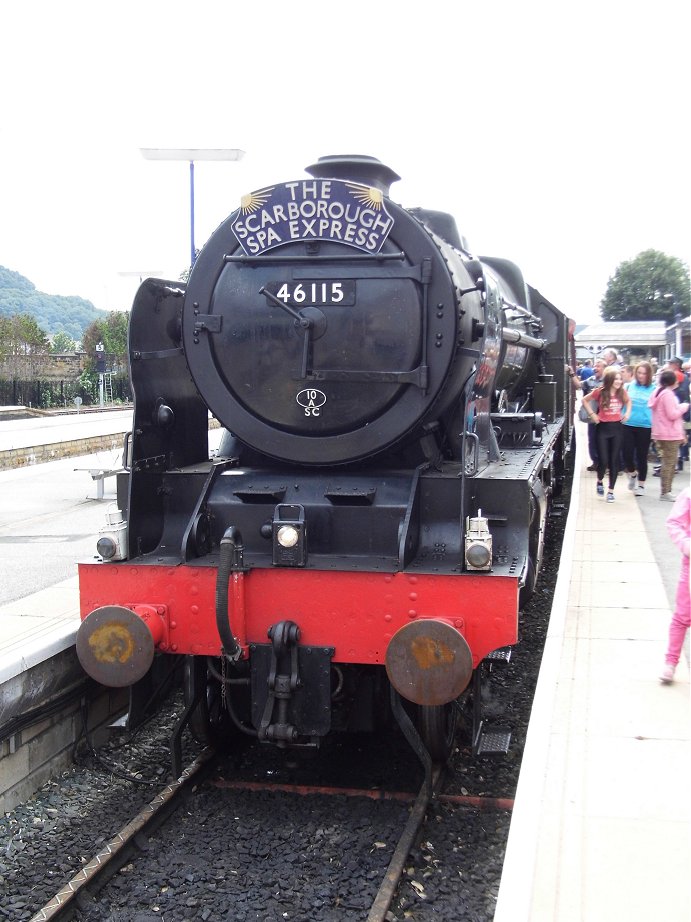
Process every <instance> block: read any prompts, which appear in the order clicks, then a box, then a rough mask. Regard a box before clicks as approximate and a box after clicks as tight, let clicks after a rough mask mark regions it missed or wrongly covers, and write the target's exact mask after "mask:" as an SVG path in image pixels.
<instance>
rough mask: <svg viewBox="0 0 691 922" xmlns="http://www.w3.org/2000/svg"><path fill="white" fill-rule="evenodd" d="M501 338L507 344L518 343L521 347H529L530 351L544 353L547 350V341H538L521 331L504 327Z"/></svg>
mask: <svg viewBox="0 0 691 922" xmlns="http://www.w3.org/2000/svg"><path fill="white" fill-rule="evenodd" d="M501 338H502V339H503V340H504V342H505V343H517V344H518V345H520V346H527V347H528V348H529V349H539V350H540V351H543V350H544V349H546V348H547V340H546V339H537V338H536V337H535V336H530V335H529V334H528V333H521V331H520V330H514V329H511V328H507V327H504V329H503V330H502V331H501Z"/></svg>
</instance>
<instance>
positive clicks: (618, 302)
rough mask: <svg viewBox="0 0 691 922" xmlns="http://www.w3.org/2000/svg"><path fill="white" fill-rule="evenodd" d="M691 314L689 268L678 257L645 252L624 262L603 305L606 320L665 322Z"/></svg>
mask: <svg viewBox="0 0 691 922" xmlns="http://www.w3.org/2000/svg"><path fill="white" fill-rule="evenodd" d="M690 313H691V289H690V287H689V268H688V266H687V265H686V264H685V263H683V262H682V261H681V260H680V259H677V258H676V256H667V255H665V254H664V253H661V252H660V251H659V250H644V251H643V252H642V253H639V254H638V256H636V257H635V258H634V259H631V260H629V261H628V262H623V263H621V265H620V266H618V267H617V270H616V272H615V273H614V275H613V276H612V277H611V278H610V280H609V282H608V284H607V291H606V292H605V296H604V298H603V299H602V301H601V302H600V314H601V316H602V319H603V320H665V321H666V322H667V323H672V321H673V320H674V316H675V314H681V316H682V317H688V316H689V314H690Z"/></svg>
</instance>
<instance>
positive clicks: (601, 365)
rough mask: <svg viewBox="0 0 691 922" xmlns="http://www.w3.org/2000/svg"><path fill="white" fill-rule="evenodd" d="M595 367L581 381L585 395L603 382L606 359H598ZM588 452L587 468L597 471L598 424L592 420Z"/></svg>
mask: <svg viewBox="0 0 691 922" xmlns="http://www.w3.org/2000/svg"><path fill="white" fill-rule="evenodd" d="M593 367H594V369H595V371H594V372H593V374H592V375H590V376H589V377H588V378H586V379H585V380H582V381H581V389H582V391H583V396H584V397H585V395H586V394H589V393H590V392H591V391H592V390H594V389H595V388H596V387H599V386H600V385H601V384H602V375H603V374H604V371H605V368H606V367H607V366H606V364H605V360H604V359H596V360H595V364H594V366H593ZM588 454H589V455H590V465H589V466H588V468H587V469H588V470H589V471H596V470H597V462H598V454H597V426H596V425H595V423H592V422H590V423H588Z"/></svg>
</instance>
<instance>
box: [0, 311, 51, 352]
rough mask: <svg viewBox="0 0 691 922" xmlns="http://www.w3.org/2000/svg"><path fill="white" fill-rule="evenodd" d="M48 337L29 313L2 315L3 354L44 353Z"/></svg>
mask: <svg viewBox="0 0 691 922" xmlns="http://www.w3.org/2000/svg"><path fill="white" fill-rule="evenodd" d="M46 352H48V337H47V336H46V334H45V333H44V331H43V330H42V329H41V327H40V326H39V325H38V324H37V323H36V321H35V319H34V318H33V317H30V316H29V315H28V314H13V315H12V316H11V317H0V354H1V355H44V354H45V353H46Z"/></svg>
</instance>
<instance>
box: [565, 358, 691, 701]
mask: <svg viewBox="0 0 691 922" xmlns="http://www.w3.org/2000/svg"><path fill="white" fill-rule="evenodd" d="M568 371H569V372H570V373H571V374H572V377H573V381H574V386H575V387H576V388H577V389H578V390H580V391H581V392H582V394H583V400H582V403H583V406H584V407H585V408H586V410H587V414H588V417H587V418H588V451H589V454H590V458H591V464H590V466H589V467H588V470H589V471H595V472H596V474H597V480H596V486H595V489H596V491H597V494H598V496H603V495H604V493H605V489H604V477H605V474H607V475H608V482H607V502H609V503H612V502H614V488H615V485H616V483H617V478H618V475H619V474H620V473H622V472H623V473H625V475H626V480H627V482H628V488H629V490H631V491H633V494H634V496H644V495H645V487H646V481H647V478H648V472H649V469H650V464H651V462H652V464H653V474H654V476H658V477H659V478H660V500H661V501H662V502H669V503H674V506H673V507H672V509H671V511H670V514H669V516H668V517H667V529H668V531H669V534H670V537H671V539H672V541H673V542H674V543H675V545H676V546H677V547H678V548H679V550H680V551H681V554H682V564H681V572H680V574H679V581H678V584H677V592H676V599H675V607H674V612H673V614H672V619H671V622H670V626H669V639H668V644H667V651H666V654H665V661H664V665H663V668H662V672H661V673H660V681H661V682H662V683H663V684H665V685H668V684H670V683H671V682H673V681H674V673H675V670H676V667H677V664H678V662H679V658H680V654H681V650H682V646H683V642H684V638H685V636H686V632H687V631H688V629H689V627H691V583H690V582H689V580H690V577H689V555H690V554H691V488H690V487H688V486H687V487H685V488H684V489H682V491H681V492H680V493H679V496H678V497H677V496H675V495H674V494H673V493H672V485H673V481H674V477H675V474H676V473H678V472H681V471H683V470H684V465H685V464H686V463H688V461H689V441H690V439H691V414H690V412H689V385H690V383H691V363H690V362H683V361H682V360H681V359H679V358H672V359H669V360H668V361H667V362H666V363H665V365H664V366H663V367H662V368H659V369H658V368H657V367H656V366H655V364H654V363H653V362H649V361H642V362H638V364H636V365H635V366H631V365H627V364H625V363H624V361H623V358H622V356H620V355H618V354H617V353H616V352H615V351H614V350H613V349H606V350H605V351H604V352H603V353H602V355H601V357H600V358H598V359H596V360H595V361H594V362H592V361H590V360H587V361H585V362H584V363H582V364H579V366H578V367H577V369H576V370H575V371H573V370H572V369H571V368H568ZM687 480H688V478H687Z"/></svg>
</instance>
